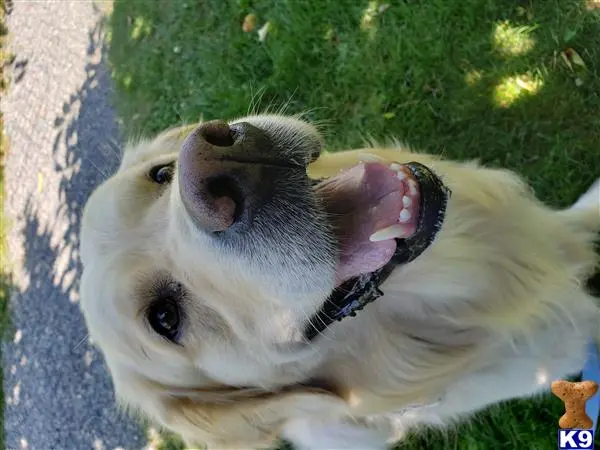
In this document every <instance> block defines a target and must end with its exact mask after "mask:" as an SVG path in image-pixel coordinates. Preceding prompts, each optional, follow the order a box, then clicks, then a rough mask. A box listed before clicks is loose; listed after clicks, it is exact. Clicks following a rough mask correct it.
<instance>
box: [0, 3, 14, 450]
mask: <svg viewBox="0 0 600 450" xmlns="http://www.w3.org/2000/svg"><path fill="white" fill-rule="evenodd" d="M4 11H5V0H0V98H1V96H2V94H3V92H4V91H5V89H6V84H7V81H6V77H5V74H4V69H5V67H6V66H7V65H8V63H9V61H10V60H11V58H10V55H9V54H8V52H7V50H6V37H7V35H8V30H7V28H6V24H5V22H4V14H5V13H4ZM7 151H8V148H7V139H6V136H5V135H4V121H3V118H2V112H1V111H0V336H2V335H4V330H5V329H6V325H7V323H8V294H9V288H10V282H9V280H10V276H9V273H8V268H7V263H6V255H8V249H7V246H6V219H5V218H4V183H3V181H4V158H5V156H6V152H7ZM0 369H1V367H0ZM2 381H3V380H2V371H1V370H0V384H2ZM0 402H2V403H1V405H2V406H0V448H4V389H0Z"/></svg>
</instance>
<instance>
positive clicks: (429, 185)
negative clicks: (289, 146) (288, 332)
mask: <svg viewBox="0 0 600 450" xmlns="http://www.w3.org/2000/svg"><path fill="white" fill-rule="evenodd" d="M405 166H406V167H407V168H408V169H410V171H411V172H412V173H413V175H414V177H415V178H416V180H417V182H418V183H419V190H420V193H421V200H420V209H419V211H420V217H419V223H418V224H417V231H416V232H415V234H414V235H412V236H411V237H410V238H407V239H396V252H395V253H394V255H393V256H392V259H391V260H390V261H389V262H388V263H387V264H386V265H385V266H383V267H382V268H381V269H378V270H376V271H375V272H371V273H366V274H362V275H360V276H358V277H355V278H352V279H350V280H348V281H346V282H344V283H342V284H341V285H340V286H338V287H337V288H335V289H334V290H333V292H332V293H331V295H330V296H329V297H328V298H327V300H325V302H324V303H323V305H322V306H321V308H320V309H319V310H318V311H317V312H316V313H315V314H314V315H313V316H312V317H311V318H310V320H309V321H308V325H307V326H306V328H305V329H304V337H305V339H306V340H308V341H312V340H313V339H314V338H315V337H317V336H318V335H319V334H320V333H321V332H323V330H325V329H326V328H327V327H328V326H329V325H331V324H332V323H333V322H335V321H340V320H342V319H343V318H345V317H348V316H350V317H354V316H356V312H357V311H360V310H361V309H363V308H364V307H365V306H366V305H368V304H369V303H371V302H373V301H374V300H376V299H377V298H379V297H381V296H382V295H383V292H382V291H381V289H379V287H380V286H381V285H382V284H383V282H384V281H385V280H386V279H387V278H388V277H389V276H390V274H391V273H392V271H393V270H394V269H395V268H396V266H398V265H401V264H407V263H409V262H411V261H413V260H414V259H415V258H417V257H418V256H419V255H421V254H422V253H423V252H424V251H425V250H426V249H427V248H428V247H429V246H430V245H431V243H432V242H433V240H434V239H435V236H436V235H437V233H438V231H439V230H440V229H441V228H442V224H443V222H444V217H445V215H446V206H447V204H448V199H449V198H450V195H451V192H450V190H449V189H448V188H447V187H446V186H444V184H443V183H442V180H440V178H439V177H438V176H437V175H435V174H434V173H433V172H432V171H431V170H429V169H428V168H427V167H425V166H424V165H422V164H420V163H417V162H410V163H408V164H405Z"/></svg>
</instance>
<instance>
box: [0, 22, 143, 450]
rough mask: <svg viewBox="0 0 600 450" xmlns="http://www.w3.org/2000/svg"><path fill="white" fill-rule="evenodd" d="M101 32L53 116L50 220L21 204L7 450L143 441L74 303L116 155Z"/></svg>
mask: <svg viewBox="0 0 600 450" xmlns="http://www.w3.org/2000/svg"><path fill="white" fill-rule="evenodd" d="M103 26H104V22H103V20H100V21H99V22H98V23H97V24H96V26H95V28H93V29H92V30H90V31H89V46H88V49H87V65H86V67H85V72H86V79H85V81H84V83H83V84H82V85H81V87H80V88H79V89H77V90H76V91H75V92H73V94H72V95H70V97H69V98H68V99H66V100H65V103H64V105H63V107H62V109H61V110H60V111H57V118H56V120H55V127H56V137H55V141H54V148H53V159H54V170H55V172H57V173H59V174H60V185H59V193H58V194H59V196H60V207H59V208H58V210H56V211H55V218H54V219H53V220H52V219H50V220H49V221H48V220H45V219H43V218H42V214H40V211H41V210H42V209H44V208H45V207H46V206H47V205H44V204H43V203H41V202H40V201H37V200H36V198H35V196H34V195H33V194H34V193H32V197H30V199H29V200H28V201H27V204H26V205H24V211H23V223H24V224H25V225H24V228H23V229H22V234H23V236H24V245H25V248H24V250H25V254H24V260H23V261H24V262H23V272H24V274H25V277H26V282H25V283H24V284H23V285H22V286H21V288H20V290H16V291H14V292H13V293H12V298H11V313H12V317H13V334H12V336H11V342H10V343H9V344H8V345H6V346H5V351H6V355H5V358H4V360H5V363H7V364H8V366H7V367H6V368H5V380H4V385H5V392H6V397H7V398H6V408H7V414H6V423H5V429H6V447H7V448H15V449H16V448H24V447H26V446H28V447H29V448H32V449H41V448H57V449H58V448H60V449H73V450H75V449H83V448H95V449H99V448H102V449H116V448H126V449H139V448H142V447H143V446H144V445H145V443H146V440H145V438H144V436H143V434H142V432H141V430H140V427H139V424H137V423H135V422H134V421H132V420H130V419H128V418H127V417H125V415H124V414H123V413H121V412H120V411H119V410H118V409H117V406H116V404H115V399H114V394H113V386H112V383H111V380H110V377H109V374H108V371H107V368H106V366H105V364H104V362H103V360H102V357H101V355H100V353H99V352H98V351H97V350H96V349H95V348H94V347H93V346H92V345H91V343H90V342H88V341H87V330H86V327H85V323H84V320H83V317H82V315H81V313H80V310H79V305H78V302H79V295H78V282H79V277H80V274H81V263H80V260H79V251H78V247H79V228H80V220H81V214H82V209H83V206H84V204H85V201H86V199H87V197H88V196H89V195H90V193H91V192H92V190H93V189H94V188H95V187H96V186H97V185H98V184H99V183H100V182H101V181H102V180H103V179H104V178H106V177H107V176H108V175H109V174H110V173H112V172H113V171H114V170H115V169H116V167H117V165H118V163H119V158H120V155H119V151H118V148H119V145H118V143H119V142H120V136H119V133H118V129H117V126H116V124H115V122H114V117H113V112H112V109H111V107H110V104H109V95H110V89H111V88H110V85H111V84H110V76H109V73H108V72H107V69H106V67H105V61H104V55H105V50H106V49H105V48H104V43H103V39H102V37H103ZM39 187H40V188H41V189H42V190H43V188H42V187H41V185H39ZM38 194H39V192H38ZM39 197H40V196H39V195H38V198H39ZM45 217H48V214H45ZM50 217H51V216H50Z"/></svg>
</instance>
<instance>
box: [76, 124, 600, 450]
mask: <svg viewBox="0 0 600 450" xmlns="http://www.w3.org/2000/svg"><path fill="white" fill-rule="evenodd" d="M247 120H249V121H251V123H253V124H254V125H257V126H259V127H260V128H262V129H265V130H267V131H269V132H270V133H271V135H272V136H280V134H281V133H283V132H284V131H285V130H287V129H291V130H293V131H294V133H292V134H291V135H290V136H293V139H291V140H290V139H287V140H286V139H283V138H280V137H277V139H279V140H280V144H281V146H282V149H281V151H282V152H283V153H284V154H288V155H289V154H292V153H294V152H296V153H295V156H296V157H297V156H298V155H300V156H302V153H303V152H304V153H306V152H307V151H308V150H307V149H306V148H303V147H302V142H305V141H310V140H311V139H312V140H313V141H314V140H316V139H317V137H318V135H317V133H316V131H315V130H314V129H313V128H312V127H310V126H308V125H306V124H303V123H300V122H298V121H296V120H294V119H291V118H283V117H274V116H255V117H252V118H250V119H247ZM193 128H194V127H193V126H188V127H183V128H178V129H174V130H170V131H167V132H165V133H163V134H161V135H159V136H158V137H156V138H155V139H153V140H145V141H141V142H138V143H136V144H132V145H129V146H128V148H127V149H126V152H125V154H124V158H123V161H122V164H121V167H120V169H119V171H118V172H117V173H116V174H115V175H114V176H113V177H112V178H111V179H109V180H108V181H107V182H105V183H104V184H103V185H102V186H101V187H100V188H99V189H97V190H96V191H95V193H94V194H93V195H92V197H91V198H90V200H89V202H88V204H87V205H86V209H85V214H84V220H83V228H82V248H81V252H82V259H83V263H84V272H83V279H82V309H83V312H84V315H85V318H86V321H87V324H88V328H89V331H90V337H91V338H92V339H93V341H94V342H95V343H96V344H97V345H98V346H99V347H100V349H101V350H102V352H103V353H104V356H105V359H106V362H107V364H108V367H109V369H110V372H111V374H112V377H113V380H114V385H115V390H116V393H117V395H118V398H119V399H120V401H121V402H122V403H123V404H125V405H126V406H128V407H131V408H133V409H135V410H140V411H141V412H142V413H144V414H146V415H148V416H149V417H150V418H151V419H153V420H155V421H157V422H158V423H160V424H162V425H164V426H166V427H168V428H170V429H172V430H174V431H175V432H177V433H179V434H180V435H181V436H182V437H183V438H184V439H185V440H186V441H187V442H188V443H190V444H207V445H209V446H213V447H227V448H233V447H235V446H238V447H241V448H249V447H258V446H265V445H270V444H272V443H273V440H274V439H275V438H276V437H277V436H283V437H286V438H288V439H290V440H291V441H292V442H293V443H294V444H295V445H296V446H297V447H299V448H363V449H364V448H384V447H385V446H386V445H387V444H388V443H390V442H394V441H396V440H397V439H400V438H401V436H402V435H403V433H405V432H406V430H407V428H409V427H412V426H414V425H418V424H424V423H428V424H444V423H448V422H449V421H451V420H453V419H456V418H460V417H463V416H465V415H468V414H470V413H472V412H474V411H477V410H480V409H481V408H483V407H485V406H487V405H490V404H492V403H495V402H498V401H502V400H505V399H510V398H515V397H523V396H530V395H533V394H534V393H537V392H541V391H543V390H545V389H547V388H548V387H549V383H550V382H552V381H553V380H556V379H559V378H563V377H565V376H567V375H569V374H575V373H577V372H578V371H579V370H580V369H581V368H582V366H583V364H584V361H585V359H586V345H587V344H588V343H589V342H590V340H592V339H594V338H595V337H596V336H597V335H598V328H599V320H598V319H599V318H600V314H599V309H598V306H597V305H596V304H595V303H594V299H593V298H592V297H591V295H589V294H588V293H587V292H586V291H585V288H584V284H585V280H586V278H588V277H589V276H590V275H591V274H592V273H593V270H594V267H595V264H596V254H595V252H594V240H595V238H596V236H597V235H596V233H597V231H598V229H599V228H600V183H596V184H595V186H594V187H592V188H591V189H590V190H589V191H588V193H587V194H586V195H584V196H582V197H581V199H580V200H579V201H578V202H577V203H576V204H575V205H574V206H573V207H571V208H569V209H566V210H553V209H550V208H548V207H546V206H544V205H542V204H541V203H540V202H539V201H537V200H536V199H535V197H534V195H533V194H532V193H531V192H530V189H529V188H528V186H527V185H526V184H525V183H524V182H523V180H521V179H520V178H519V177H518V176H517V175H515V174H514V173H511V172H509V171H505V170H496V169H489V168H484V167H481V166H479V165H478V164H477V163H474V162H467V163H461V162H452V161H446V160H443V159H441V158H438V157H434V156H431V155H426V154H419V153H412V152H410V151H409V150H407V149H406V148H403V147H402V146H395V148H391V147H390V148H365V149H359V150H353V151H347V152H340V153H331V154H323V155H321V157H320V158H319V159H318V160H317V161H316V162H314V163H313V164H311V165H310V166H309V170H308V171H309V175H310V176H311V177H314V178H321V177H328V176H331V175H334V174H336V173H338V171H339V170H340V169H344V168H349V167H351V166H353V165H355V164H357V162H358V160H359V158H360V157H361V155H362V154H364V153H369V154H374V155H377V156H378V157H380V158H382V159H384V160H386V161H390V162H391V161H396V162H399V163H405V162H409V161H418V162H421V163H423V164H425V165H426V166H428V167H429V168H431V169H432V170H433V171H434V172H436V173H437V174H439V175H440V176H441V177H442V178H443V180H444V182H445V184H446V185H447V186H448V187H450V189H451V190H452V193H453V194H452V197H451V199H450V202H449V206H448V211H447V216H446V219H445V222H444V225H443V228H442V230H441V232H440V233H439V234H438V236H437V238H436V240H435V242H434V244H433V245H432V246H431V247H430V248H429V249H428V250H427V251H426V252H425V253H423V254H422V255H421V256H420V257H419V258H418V259H416V260H415V261H414V262H411V263H410V264H407V265H405V266H402V267H398V268H397V269H396V270H395V272H393V274H392V276H391V277H390V279H388V281H387V282H386V283H385V284H384V285H383V286H382V289H383V291H384V292H385V295H384V296H383V297H381V298H380V299H378V300H377V301H376V302H375V303H373V304H371V305H369V306H368V307H367V308H365V310H363V311H361V312H360V313H359V314H358V315H357V317H355V318H348V319H345V320H343V321H342V322H339V323H335V324H334V325H332V326H331V327H330V328H328V329H327V330H326V331H325V333H324V334H323V335H322V336H319V337H318V338H317V339H315V341H314V342H312V343H310V344H308V345H303V344H302V343H301V342H299V340H298V334H299V331H300V330H301V329H302V327H303V326H304V325H305V324H306V318H307V317H309V316H310V315H312V314H313V313H314V312H315V310H316V309H317V308H318V307H319V305H320V304H321V303H322V302H323V300H324V299H325V298H326V297H327V295H328V293H329V292H330V291H331V289H332V288H333V272H332V270H333V269H332V267H333V265H334V264H335V261H330V260H331V259H332V258H333V257H334V254H332V253H330V252H329V250H328V249H329V247H328V245H330V241H331V236H329V235H328V231H327V227H326V226H324V225H323V223H324V220H325V219H326V217H324V216H323V214H324V213H323V212H322V211H320V210H319V208H318V202H317V203H316V206H315V207H314V208H313V209H310V208H307V209H306V210H304V211H298V210H293V209H291V208H289V209H288V210H286V206H285V205H284V206H282V208H283V209H282V210H281V211H280V213H281V214H284V215H285V214H287V215H288V216H290V217H291V216H294V218H293V220H292V219H290V220H289V221H288V222H289V223H287V224H284V223H283V222H284V221H279V222H275V221H273V222H269V221H268V219H264V222H263V225H264V227H265V228H267V229H268V228H269V227H271V228H275V229H274V230H272V229H271V230H270V232H269V233H266V232H265V234H264V236H260V235H257V236H253V238H254V239H253V244H252V247H251V248H250V247H247V248H239V249H235V248H225V247H219V246H215V245H213V244H211V242H210V240H208V239H206V237H205V236H204V234H203V233H202V232H201V231H199V230H196V229H194V227H193V226H192V225H190V221H189V220H187V218H186V213H185V211H184V208H183V207H182V204H181V198H180V194H179V190H178V189H177V188H176V184H177V183H178V180H177V179H176V178H175V179H174V180H173V182H172V185H171V186H167V187H159V186H155V185H153V184H152V183H151V182H150V181H148V179H147V177H146V173H147V171H148V169H149V168H150V167H151V166H152V165H154V164H156V163H157V162H164V161H166V160H170V159H177V156H178V152H179V148H180V146H181V142H182V140H183V138H184V137H185V136H186V135H187V134H188V133H189V132H190V130H192V129H193ZM273 130H278V131H277V132H275V131H273ZM282 130H283V131H282ZM277 133H279V134H277ZM292 147H293V148H292ZM303 157H304V158H305V159H307V158H308V156H307V155H306V154H305V155H304V156H303ZM290 183H291V184H292V185H293V183H295V181H293V180H291V181H290ZM292 187H293V189H295V191H296V192H297V191H298V187H297V186H292ZM280 189H283V190H284V191H285V189H286V188H285V186H284V185H281V187H280ZM305 194H306V195H310V193H309V192H306V193H304V192H303V195H305ZM311 226H314V230H313V231H314V234H308V235H305V234H303V233H305V232H306V230H307V229H309V230H310V228H308V227H311ZM278 227H281V228H278ZM279 230H283V231H282V232H281V233H278V231H279ZM306 236H309V237H308V238H307V237H306ZM307 239H308V240H309V242H310V245H308V244H307V242H306V240H307ZM311 239H312V240H311ZM246 244H247V243H242V244H240V245H242V246H243V245H246ZM290 244H291V245H290ZM248 245H250V244H248ZM283 256H287V258H288V259H286V258H284V257H283ZM303 258H304V259H303ZM163 274H169V275H168V276H170V277H174V278H176V279H177V280H178V281H180V282H182V283H184V284H185V285H186V288H187V291H188V295H187V296H186V299H185V308H186V317H187V319H188V320H187V321H186V327H185V331H184V338H183V341H182V345H175V344H172V343H170V342H166V341H165V340H164V339H161V338H160V337H158V336H156V335H155V334H153V332H152V330H151V329H150V328H149V327H148V326H147V324H146V323H145V320H144V317H143V313H142V311H143V310H144V307H145V305H146V304H147V302H149V301H150V300H149V296H150V295H151V294H150V288H149V286H152V284H153V283H154V280H155V279H156V278H157V277H162V276H163Z"/></svg>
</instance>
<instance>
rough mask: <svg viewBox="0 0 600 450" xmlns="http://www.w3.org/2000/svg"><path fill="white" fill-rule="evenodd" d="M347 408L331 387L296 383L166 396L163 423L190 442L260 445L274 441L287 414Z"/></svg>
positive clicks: (327, 414) (334, 413)
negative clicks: (207, 398) (207, 397)
mask: <svg viewBox="0 0 600 450" xmlns="http://www.w3.org/2000/svg"><path fill="white" fill-rule="evenodd" d="M345 411H346V403H345V402H344V401H343V399H342V398H340V397H338V396H336V395H334V394H332V393H329V392H327V391H322V390H317V389H310V388H297V389H296V388H294V389H291V390H288V391H286V392H282V393H269V394H262V395H257V396H248V397H241V398H236V399H231V400H230V401H229V402H224V403H220V404H219V403H205V402H203V401H202V400H200V399H195V398H192V397H187V398H170V399H168V400H166V401H165V415H164V416H163V418H164V422H165V423H164V425H165V426H166V427H168V428H170V429H171V430H173V431H175V432H176V433H178V434H179V435H181V437H182V438H183V439H184V440H185V441H186V443H187V444H188V445H202V446H204V445H207V446H208V447H209V448H229V449H231V448H258V447H263V448H264V447H265V446H271V445H273V443H274V441H275V440H276V438H277V437H278V436H279V434H280V431H281V428H282V427H283V426H284V425H285V424H286V422H288V421H289V420H292V419H295V418H301V417H306V416H310V417H313V418H314V417H315V416H316V417H323V419H327V418H332V417H339V416H340V415H342V414H344V412H345Z"/></svg>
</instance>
